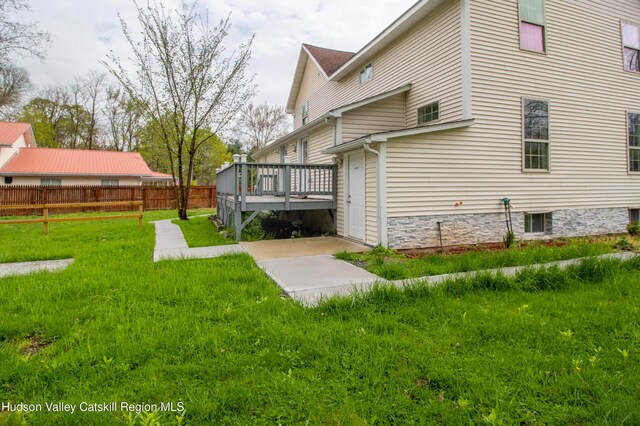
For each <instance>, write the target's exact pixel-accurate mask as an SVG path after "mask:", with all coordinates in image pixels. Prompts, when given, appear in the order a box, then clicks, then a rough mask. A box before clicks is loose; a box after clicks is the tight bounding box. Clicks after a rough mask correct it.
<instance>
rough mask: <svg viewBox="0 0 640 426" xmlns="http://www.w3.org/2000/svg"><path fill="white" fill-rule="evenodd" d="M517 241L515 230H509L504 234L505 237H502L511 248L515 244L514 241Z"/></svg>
mask: <svg viewBox="0 0 640 426" xmlns="http://www.w3.org/2000/svg"><path fill="white" fill-rule="evenodd" d="M515 242H516V234H515V233H514V232H513V231H507V233H506V234H505V235H504V238H503V239H502V243H503V244H504V247H505V248H511V247H512V246H513V243H515Z"/></svg>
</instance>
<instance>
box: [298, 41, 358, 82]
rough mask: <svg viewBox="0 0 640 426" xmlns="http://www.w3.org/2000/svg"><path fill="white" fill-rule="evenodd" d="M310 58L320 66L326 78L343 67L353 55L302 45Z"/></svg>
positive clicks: (351, 53)
mask: <svg viewBox="0 0 640 426" xmlns="http://www.w3.org/2000/svg"><path fill="white" fill-rule="evenodd" d="M303 46H304V47H305V48H306V50H307V52H308V53H309V55H311V58H313V59H314V60H315V62H316V63H317V64H318V65H319V66H320V68H321V69H322V70H323V71H324V73H325V75H326V76H330V75H331V74H333V73H334V72H335V71H336V70H337V69H338V68H340V67H341V66H342V65H344V64H345V63H346V62H347V61H348V60H349V59H351V58H353V55H355V53H353V52H345V51H342V50H333V49H326V48H324V47H318V46H312V45H310V44H303Z"/></svg>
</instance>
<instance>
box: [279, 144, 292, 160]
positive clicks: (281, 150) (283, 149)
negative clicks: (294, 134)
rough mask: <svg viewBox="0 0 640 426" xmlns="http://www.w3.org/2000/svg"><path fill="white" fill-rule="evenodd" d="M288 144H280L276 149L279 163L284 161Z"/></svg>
mask: <svg viewBox="0 0 640 426" xmlns="http://www.w3.org/2000/svg"><path fill="white" fill-rule="evenodd" d="M288 147H289V144H284V145H281V146H280V148H279V149H278V156H279V157H280V164H285V163H286V158H287V157H288V156H289V154H288V152H287V151H288V149H287V148H288Z"/></svg>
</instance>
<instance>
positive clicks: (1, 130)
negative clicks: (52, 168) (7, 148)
mask: <svg viewBox="0 0 640 426" xmlns="http://www.w3.org/2000/svg"><path fill="white" fill-rule="evenodd" d="M25 132H29V134H28V135H27V136H25V139H26V141H27V144H28V145H29V146H30V147H33V146H35V144H34V143H33V142H34V141H33V137H29V136H32V135H33V132H32V130H31V124H29V123H8V122H6V121H0V145H11V144H12V143H14V142H15V141H16V140H17V139H18V138H19V137H20V136H22V135H24V134H25Z"/></svg>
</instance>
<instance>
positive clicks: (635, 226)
mask: <svg viewBox="0 0 640 426" xmlns="http://www.w3.org/2000/svg"><path fill="white" fill-rule="evenodd" d="M639 231H640V223H638V222H631V223H630V224H628V225H627V232H628V233H629V235H631V236H633V237H635V236H637V235H638V232H639Z"/></svg>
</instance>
